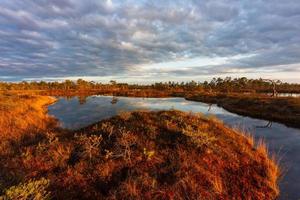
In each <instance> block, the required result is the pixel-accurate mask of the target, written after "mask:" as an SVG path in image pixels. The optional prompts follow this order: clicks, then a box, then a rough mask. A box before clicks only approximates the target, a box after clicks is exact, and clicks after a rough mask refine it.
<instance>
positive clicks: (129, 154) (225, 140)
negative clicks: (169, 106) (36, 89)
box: [0, 96, 280, 199]
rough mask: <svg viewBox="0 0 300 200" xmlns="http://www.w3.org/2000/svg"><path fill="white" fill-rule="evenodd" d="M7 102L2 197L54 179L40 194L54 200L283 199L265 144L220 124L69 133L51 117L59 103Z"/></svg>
mask: <svg viewBox="0 0 300 200" xmlns="http://www.w3.org/2000/svg"><path fill="white" fill-rule="evenodd" d="M0 98H1V100H2V101H1V103H0V104H1V107H0V113H1V115H0V118H1V122H0V125H1V130H2V132H1V134H2V137H3V138H5V140H1V147H2V148H3V147H4V146H8V147H9V150H5V149H6V147H5V148H4V152H1V156H0V159H1V160H0V161H1V162H0V165H1V166H0V167H1V169H2V170H1V172H0V187H1V188H0V195H7V191H14V189H15V188H18V190H20V192H21V193H25V194H27V192H26V191H27V189H24V188H26V187H27V186H28V184H27V183H31V182H34V183H35V181H38V180H47V184H45V185H44V186H45V187H44V186H43V187H38V188H39V190H38V191H41V192H42V193H43V194H44V197H45V198H48V197H52V198H55V199H199V198H200V199H250V198H252V199H276V198H277V196H278V194H279V190H278V185H277V184H278V183H277V182H278V177H279V175H280V168H279V167H278V165H277V164H276V161H275V160H274V159H273V158H272V157H271V158H270V157H269V155H268V151H267V148H266V146H265V145H264V143H263V142H259V143H257V144H255V142H254V139H253V137H249V136H247V135H244V134H241V133H240V132H239V131H237V130H232V129H230V128H228V127H226V126H224V124H223V123H221V122H220V121H219V120H217V119H215V118H206V117H204V116H201V115H198V114H193V113H185V112H180V111H176V110H170V111H159V112H150V111H137V112H131V113H125V114H120V115H119V116H115V117H112V118H110V119H107V120H103V121H100V122H98V123H95V124H93V125H90V126H88V127H85V128H83V129H80V130H76V131H67V132H66V133H65V132H64V130H61V129H59V128H57V127H56V126H55V125H54V124H55V123H54V122H53V119H52V118H51V117H49V116H47V115H46V113H45V109H44V106H45V105H47V104H48V103H50V102H52V101H53V100H52V99H49V98H47V97H37V96H18V97H15V96H1V97H0ZM48 181H49V182H48ZM42 185H43V184H42ZM25 186H26V187H25ZM45 191H46V193H45ZM48 192H50V193H49V194H48ZM15 194H17V192H15ZM37 194H39V193H37ZM50 194H51V195H50ZM49 195H50V196H49Z"/></svg>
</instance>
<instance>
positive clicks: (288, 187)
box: [49, 96, 300, 200]
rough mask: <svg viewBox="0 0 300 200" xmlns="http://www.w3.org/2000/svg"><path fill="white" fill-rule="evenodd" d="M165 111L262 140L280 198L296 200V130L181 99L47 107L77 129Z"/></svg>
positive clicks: (299, 182) (103, 99)
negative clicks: (200, 116) (199, 116)
mask: <svg viewBox="0 0 300 200" xmlns="http://www.w3.org/2000/svg"><path fill="white" fill-rule="evenodd" d="M167 109H177V110H182V111H188V112H189V111H191V112H201V113H204V114H205V115H214V116H216V117H218V118H219V119H221V120H222V121H223V122H224V123H225V124H227V125H228V126H231V127H235V128H239V129H241V130H243V131H246V132H249V133H251V134H252V135H253V136H254V137H255V139H260V138H262V139H264V140H265V142H266V143H267V145H268V148H269V151H270V153H275V154H276V155H277V157H278V158H279V159H280V164H281V166H282V168H283V171H284V177H283V178H282V180H281V181H280V189H281V197H280V199H282V200H283V199H284V200H285V199H291V200H293V199H295V200H298V199H300V154H299V153H300V129H295V128H289V127H286V126H285V125H283V124H279V123H272V124H271V127H268V128H262V127H264V126H266V125H267V124H268V123H269V122H268V121H265V120H260V119H254V118H250V117H244V116H240V115H237V114H234V113H230V112H228V111H226V110H224V109H223V108H220V107H218V106H216V105H209V104H206V103H200V102H193V101H187V100H185V99H183V98H131V97H118V98H114V97H111V96H90V97H87V98H83V97H81V98H78V97H73V98H69V99H66V98H61V97H60V98H58V101H57V102H56V103H55V104H53V105H51V106H49V114H51V115H53V116H55V117H56V118H57V119H59V121H60V123H61V126H62V127H64V128H68V129H78V128H81V127H84V126H87V125H89V124H92V123H95V122H97V121H99V120H102V119H105V118H109V117H111V116H114V115H116V114H118V113H120V112H122V111H133V110H167ZM283 114H284V113H283Z"/></svg>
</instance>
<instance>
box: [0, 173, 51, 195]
mask: <svg viewBox="0 0 300 200" xmlns="http://www.w3.org/2000/svg"><path fill="white" fill-rule="evenodd" d="M49 184H50V181H49V180H48V179H45V178H41V179H39V180H29V181H28V182H26V183H21V184H19V185H17V186H12V187H10V188H9V189H7V190H6V191H5V194H4V195H3V196H1V197H0V199H1V200H10V199H11V200H15V199H24V200H25V199H32V200H46V199H50V192H48V191H47V187H48V186H49Z"/></svg>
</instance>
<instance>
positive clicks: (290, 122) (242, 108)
mask: <svg viewBox="0 0 300 200" xmlns="http://www.w3.org/2000/svg"><path fill="white" fill-rule="evenodd" d="M39 93H41V94H42V95H54V96H62V97H64V96H66V97H71V96H92V95H103V96H116V97H141V98H172V97H174V98H176V97H180V98H184V99H186V100H189V101H194V102H203V103H208V104H210V103H211V104H216V105H218V106H219V107H222V108H224V109H225V110H227V111H229V112H232V113H235V114H239V115H243V116H249V117H253V118H258V119H263V120H269V121H271V122H277V123H282V124H284V125H286V126H288V127H293V128H300V98H299V97H270V96H268V95H261V94H252V95H251V94H237V93H231V94H230V93H228V94H227V93H212V94H209V93H199V92H198V93H193V92H172V91H170V92H162V91H153V90H138V91H136V90H130V91H117V92H116V91H111V92H107V91H89V92H84V91H71V92H68V91H55V93H53V91H52V92H51V91H40V92H39Z"/></svg>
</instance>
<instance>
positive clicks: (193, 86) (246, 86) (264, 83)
mask: <svg viewBox="0 0 300 200" xmlns="http://www.w3.org/2000/svg"><path fill="white" fill-rule="evenodd" d="M274 87H276V90H277V91H278V92H285V93H300V84H296V83H284V82H281V81H280V80H271V79H261V78H260V79H248V78H246V77H242V78H234V79H233V78H231V77H226V78H213V79H212V80H211V81H209V82H208V81H204V82H196V81H189V82H175V81H169V82H157V83H154V84H150V85H141V84H128V83H118V82H116V81H114V80H112V81H110V82H109V83H107V84H104V83H100V82H94V81H86V80H83V79H78V80H76V81H71V80H65V81H62V82H58V81H55V82H46V81H31V82H26V81H22V82H0V90H132V89H133V90H142V89H155V90H161V91H166V90H168V91H169V90H172V91H205V92H227V93H229V92H243V93H245V92H258V93H265V92H272V91H273V89H274Z"/></svg>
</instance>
